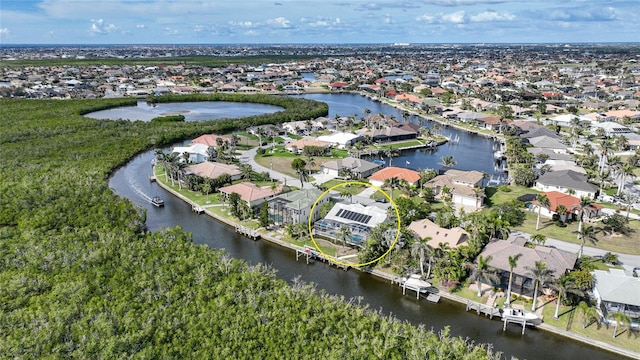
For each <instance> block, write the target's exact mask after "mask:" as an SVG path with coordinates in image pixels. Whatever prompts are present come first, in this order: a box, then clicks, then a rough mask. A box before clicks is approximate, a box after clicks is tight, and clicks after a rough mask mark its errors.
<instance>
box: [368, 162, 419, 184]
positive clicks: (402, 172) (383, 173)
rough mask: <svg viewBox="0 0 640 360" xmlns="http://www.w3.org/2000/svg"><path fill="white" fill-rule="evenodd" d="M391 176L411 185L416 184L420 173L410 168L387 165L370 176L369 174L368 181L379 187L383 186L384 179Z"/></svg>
mask: <svg viewBox="0 0 640 360" xmlns="http://www.w3.org/2000/svg"><path fill="white" fill-rule="evenodd" d="M391 178H398V179H400V180H404V181H406V182H408V183H409V184H411V185H416V184H418V181H419V180H420V173H419V172H417V171H414V170H411V169H406V168H401V167H395V166H389V167H386V168H384V169H382V170H379V171H376V172H375V173H373V174H372V175H371V176H369V182H370V183H371V185H373V186H377V187H379V188H381V187H383V186H384V182H385V180H387V179H391Z"/></svg>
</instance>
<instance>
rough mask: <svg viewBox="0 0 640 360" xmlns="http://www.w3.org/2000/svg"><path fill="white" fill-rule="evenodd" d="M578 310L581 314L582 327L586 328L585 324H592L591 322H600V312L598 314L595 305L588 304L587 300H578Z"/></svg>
mask: <svg viewBox="0 0 640 360" xmlns="http://www.w3.org/2000/svg"><path fill="white" fill-rule="evenodd" d="M578 311H580V313H581V314H582V328H583V329H586V328H587V326H589V325H591V324H593V322H597V323H598V325H599V324H600V314H598V310H596V308H595V307H593V306H591V305H589V304H588V303H587V302H585V301H580V303H579V304H578ZM587 323H588V324H587ZM598 328H599V327H598Z"/></svg>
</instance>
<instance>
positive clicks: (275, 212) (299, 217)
mask: <svg viewBox="0 0 640 360" xmlns="http://www.w3.org/2000/svg"><path fill="white" fill-rule="evenodd" d="M321 195H322V191H320V190H318V189H302V190H296V191H289V192H286V193H283V194H280V195H278V196H276V197H273V198H271V199H269V200H268V202H269V218H270V219H271V221H273V222H274V223H276V224H280V225H287V224H306V223H307V222H308V221H309V217H310V216H309V214H311V208H312V207H313V204H315V203H316V201H318V203H317V204H316V206H315V208H314V209H313V215H312V216H311V221H312V222H315V221H316V220H318V219H319V218H320V207H321V206H322V204H324V203H327V202H329V201H330V200H331V197H330V196H324V197H322V198H321V199H320V196H321Z"/></svg>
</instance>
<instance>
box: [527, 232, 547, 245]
mask: <svg viewBox="0 0 640 360" xmlns="http://www.w3.org/2000/svg"><path fill="white" fill-rule="evenodd" d="M530 240H531V242H533V243H534V244H537V245H544V243H545V242H546V241H547V237H546V236H544V235H542V234H540V233H536V234H533V235H531V239H530Z"/></svg>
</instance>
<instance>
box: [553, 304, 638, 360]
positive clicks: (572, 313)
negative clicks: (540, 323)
mask: <svg viewBox="0 0 640 360" xmlns="http://www.w3.org/2000/svg"><path fill="white" fill-rule="evenodd" d="M555 308H556V302H555V301H551V302H548V303H547V304H546V305H545V306H544V308H543V310H542V314H543V315H544V318H543V320H544V322H545V324H548V325H551V326H554V327H557V328H559V329H561V330H567V331H571V332H573V333H576V334H580V335H583V336H586V337H588V338H589V339H593V340H596V341H602V342H604V343H607V344H611V345H615V346H618V347H621V348H624V349H628V350H631V351H634V352H640V341H639V338H640V332H639V331H637V330H636V331H630V330H629V329H627V328H619V329H618V335H617V336H616V337H615V338H614V337H613V326H611V327H607V326H605V325H600V324H597V323H595V324H591V325H589V326H587V327H586V328H584V318H583V316H582V313H581V312H580V311H579V310H578V309H577V308H572V307H568V306H564V305H561V306H560V310H559V311H558V315H559V316H558V319H557V320H556V319H554V318H553V314H554V313H555Z"/></svg>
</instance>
